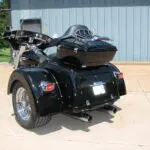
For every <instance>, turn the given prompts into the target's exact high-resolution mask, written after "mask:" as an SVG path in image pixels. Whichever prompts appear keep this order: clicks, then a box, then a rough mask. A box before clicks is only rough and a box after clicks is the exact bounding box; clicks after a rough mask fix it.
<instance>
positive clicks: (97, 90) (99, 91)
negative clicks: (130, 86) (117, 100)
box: [93, 85, 106, 95]
mask: <svg viewBox="0 0 150 150" xmlns="http://www.w3.org/2000/svg"><path fill="white" fill-rule="evenodd" d="M93 93H94V95H101V94H105V93H106V91H105V87H104V85H97V86H93Z"/></svg>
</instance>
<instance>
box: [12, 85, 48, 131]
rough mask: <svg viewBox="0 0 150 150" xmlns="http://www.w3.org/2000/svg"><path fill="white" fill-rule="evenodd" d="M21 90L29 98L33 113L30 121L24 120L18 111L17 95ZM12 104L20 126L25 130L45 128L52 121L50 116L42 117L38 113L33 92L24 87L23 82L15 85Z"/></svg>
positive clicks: (26, 86)
mask: <svg viewBox="0 0 150 150" xmlns="http://www.w3.org/2000/svg"><path fill="white" fill-rule="evenodd" d="M19 88H24V89H25V90H26V93H27V94H28V97H29V102H28V104H29V105H30V108H31V109H30V110H31V111H30V117H29V119H28V120H24V119H23V118H22V117H21V116H20V115H19V113H18V111H17V99H16V94H17V91H18V89H19ZM12 103H13V109H14V114H15V118H16V121H17V122H18V123H19V125H21V126H22V127H23V128H25V129H33V128H37V127H39V126H43V125H45V124H47V123H48V122H49V121H50V119H51V117H50V114H48V115H46V116H40V115H39V114H38V113H37V111H36V106H35V102H34V97H33V95H32V92H31V90H30V88H29V86H28V85H23V84H22V83H21V82H16V83H15V85H14V86H13V91H12Z"/></svg>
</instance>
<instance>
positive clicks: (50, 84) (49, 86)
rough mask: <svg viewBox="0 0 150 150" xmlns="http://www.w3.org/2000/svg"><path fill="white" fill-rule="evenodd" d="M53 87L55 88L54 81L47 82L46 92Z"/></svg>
mask: <svg viewBox="0 0 150 150" xmlns="http://www.w3.org/2000/svg"><path fill="white" fill-rule="evenodd" d="M54 89H55V83H49V84H47V86H46V91H47V92H50V91H53V90H54Z"/></svg>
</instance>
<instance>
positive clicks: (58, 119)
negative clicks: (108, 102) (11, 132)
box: [32, 108, 121, 135]
mask: <svg viewBox="0 0 150 150" xmlns="http://www.w3.org/2000/svg"><path fill="white" fill-rule="evenodd" d="M119 110H121V109H120V108H118V111H119ZM89 114H90V115H92V116H93V120H92V122H90V123H86V122H82V121H80V120H77V119H74V118H71V117H69V116H66V115H63V114H58V115H56V116H53V117H52V120H51V121H50V122H49V123H48V124H47V125H46V126H43V127H40V128H36V129H33V130H32V131H33V132H35V133H36V134H38V135H44V134H49V133H52V132H56V131H58V130H61V129H62V127H64V128H67V129H69V130H72V131H77V130H82V131H85V132H89V131H90V129H89V127H91V126H94V125H96V124H99V123H102V122H108V123H113V121H112V118H114V116H113V115H111V114H110V113H108V111H106V110H104V109H99V110H98V111H92V112H90V113H89Z"/></svg>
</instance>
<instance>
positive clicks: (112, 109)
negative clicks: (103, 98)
mask: <svg viewBox="0 0 150 150" xmlns="http://www.w3.org/2000/svg"><path fill="white" fill-rule="evenodd" d="M104 109H106V110H108V111H111V112H113V113H114V114H115V113H116V112H117V111H118V109H117V107H116V106H114V105H105V106H104Z"/></svg>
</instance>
